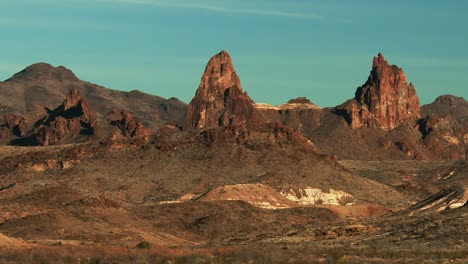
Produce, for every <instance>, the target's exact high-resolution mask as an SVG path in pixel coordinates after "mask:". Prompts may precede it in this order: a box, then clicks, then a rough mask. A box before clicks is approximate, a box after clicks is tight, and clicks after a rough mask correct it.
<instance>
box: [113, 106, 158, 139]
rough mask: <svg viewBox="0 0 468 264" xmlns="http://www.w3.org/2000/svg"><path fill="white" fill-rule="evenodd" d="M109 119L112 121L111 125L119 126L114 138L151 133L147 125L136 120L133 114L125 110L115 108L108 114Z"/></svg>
mask: <svg viewBox="0 0 468 264" xmlns="http://www.w3.org/2000/svg"><path fill="white" fill-rule="evenodd" d="M107 119H108V120H109V121H110V123H111V125H113V126H115V127H116V128H117V130H114V133H113V135H112V138H113V139H116V138H119V137H121V136H123V137H125V138H133V137H143V136H147V135H149V131H148V130H147V129H146V128H145V126H144V125H143V124H142V123H140V122H138V121H136V120H135V119H134V118H133V116H132V115H131V114H130V113H129V112H127V111H125V110H114V111H112V112H110V113H109V114H108V115H107Z"/></svg>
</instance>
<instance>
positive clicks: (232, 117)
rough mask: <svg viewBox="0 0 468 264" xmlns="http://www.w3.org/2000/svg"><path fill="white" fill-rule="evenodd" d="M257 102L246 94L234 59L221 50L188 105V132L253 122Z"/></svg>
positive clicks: (209, 65) (208, 65)
mask: <svg viewBox="0 0 468 264" xmlns="http://www.w3.org/2000/svg"><path fill="white" fill-rule="evenodd" d="M253 105H254V103H253V101H252V99H250V97H249V96H248V95H247V93H244V92H243V90H242V85H241V82H240V79H239V76H238V75H237V73H236V71H235V69H234V65H233V63H232V59H231V56H230V55H229V53H228V52H227V51H224V50H223V51H221V52H220V53H218V54H216V55H215V56H213V57H212V58H211V59H210V60H209V62H208V64H207V66H206V68H205V72H204V74H203V77H202V79H201V82H200V86H199V87H198V90H197V92H196V94H195V97H194V98H193V99H192V101H191V102H190V104H189V109H188V112H187V116H186V119H185V125H184V128H185V129H189V128H192V129H197V128H209V127H220V126H228V125H234V124H245V123H248V122H250V121H252V119H253V116H254V112H255V109H254V106H253Z"/></svg>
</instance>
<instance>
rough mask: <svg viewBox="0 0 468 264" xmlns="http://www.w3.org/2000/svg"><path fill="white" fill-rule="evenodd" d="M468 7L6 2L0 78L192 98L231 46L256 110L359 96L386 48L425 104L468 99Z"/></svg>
mask: <svg viewBox="0 0 468 264" xmlns="http://www.w3.org/2000/svg"><path fill="white" fill-rule="evenodd" d="M467 12H468V1H464V0H459V1H457V0H446V1H440V0H424V1H422V0H412V1H408V0H404V1H401V0H393V1H383V0H382V1H379V0H354V1H349V0H342V1H338V0H232V1H228V0H216V1H214V0H2V1H0V35H1V38H0V79H1V80H5V79H7V78H9V77H10V76H11V75H13V74H14V73H16V72H18V71H20V70H22V69H23V68H25V67H27V66H28V65H30V64H33V63H36V62H47V63H50V64H52V65H54V66H59V65H63V66H65V67H67V68H69V69H71V70H72V71H73V72H74V73H75V74H76V75H77V76H78V77H79V78H80V79H82V80H85V81H89V82H92V83H97V84H100V85H103V86H105V87H108V88H113V89H118V90H125V91H130V90H135V89H138V90H141V91H144V92H147V93H150V94H154V95H159V96H162V97H166V98H169V97H177V98H179V99H181V100H182V101H185V102H189V101H190V100H191V98H192V97H193V96H194V94H195V91H196V89H197V87H198V85H199V82H200V78H201V76H202V74H203V71H204V69H205V66H206V63H207V62H208V60H209V58H210V57H211V56H213V55H215V54H216V53H218V52H219V51H221V50H223V49H224V50H227V51H228V52H229V53H230V54H231V56H232V58H233V61H234V65H235V68H236V71H237V73H238V74H239V76H240V78H241V81H242V86H243V88H244V90H245V91H247V92H248V94H249V95H250V96H251V97H252V99H253V100H254V101H256V102H262V103H270V104H274V105H278V104H281V103H284V102H286V101H288V100H289V99H291V98H296V97H299V96H305V97H307V98H309V99H310V100H311V101H312V102H314V103H316V104H318V105H320V106H335V105H338V104H341V103H342V102H344V101H346V100H347V99H350V98H352V97H353V96H354V93H355V91H356V88H357V87H359V86H360V85H362V84H363V83H364V82H365V81H366V80H367V77H368V75H369V72H370V70H371V65H372V58H373V56H376V55H377V54H378V52H382V53H383V54H384V56H385V57H386V59H387V60H388V61H389V63H391V64H396V65H398V66H399V67H401V68H403V70H404V71H405V73H406V75H407V78H408V80H409V81H410V82H412V83H413V84H414V85H415V87H416V91H417V94H418V95H419V97H420V99H421V102H422V103H423V104H425V103H430V102H432V101H433V100H434V99H435V98H436V97H437V96H438V95H442V94H453V95H457V96H462V97H464V98H465V99H467V98H468V29H467V28H468V16H467V15H466V14H467Z"/></svg>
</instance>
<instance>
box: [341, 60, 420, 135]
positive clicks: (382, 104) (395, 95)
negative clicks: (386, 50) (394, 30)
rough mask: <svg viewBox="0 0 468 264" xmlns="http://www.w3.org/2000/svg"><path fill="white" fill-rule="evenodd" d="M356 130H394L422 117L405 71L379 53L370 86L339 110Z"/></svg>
mask: <svg viewBox="0 0 468 264" xmlns="http://www.w3.org/2000/svg"><path fill="white" fill-rule="evenodd" d="M337 112H338V113H340V114H343V115H344V116H345V117H346V119H347V120H348V122H349V124H350V125H351V127H353V128H360V127H363V126H365V127H371V128H382V129H394V128H396V127H398V126H400V125H401V124H405V123H411V122H414V121H415V120H417V119H418V118H420V117H421V114H420V106H419V98H418V97H417V95H416V91H415V89H414V86H413V84H411V83H408V82H407V80H406V75H405V73H404V72H403V70H402V69H400V68H398V66H396V65H389V64H388V62H387V61H386V60H385V58H384V56H383V55H382V54H381V53H379V55H378V56H377V57H374V61H373V65H372V71H371V73H370V76H369V78H368V80H367V82H366V83H365V84H364V85H363V86H361V87H359V88H358V89H357V91H356V95H355V98H354V99H352V100H349V101H348V102H346V103H345V104H343V105H341V106H339V107H337Z"/></svg>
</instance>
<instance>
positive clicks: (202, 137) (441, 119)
mask: <svg viewBox="0 0 468 264" xmlns="http://www.w3.org/2000/svg"><path fill="white" fill-rule="evenodd" d="M0 95H1V97H0V113H1V116H2V119H0V143H1V144H2V145H1V146H0V262H6V263H10V262H13V263H14V262H21V263H54V262H59V263H70V262H71V263H75V262H77V263H127V262H128V263H148V262H149V263H225V262H234V263H287V262H300V263H348V262H349V263H388V262H389V261H390V262H395V263H400V262H402V263H424V261H426V260H428V258H432V257H436V259H435V262H434V263H437V262H440V263H444V262H447V263H448V262H451V263H452V262H453V263H466V260H468V252H467V251H466V248H467V247H466V232H464V230H466V227H467V226H468V218H467V217H466V216H467V210H468V189H467V186H468V166H467V154H468V153H467V147H468V103H467V101H466V100H465V99H463V98H460V97H456V96H452V95H442V96H440V97H438V98H437V99H436V100H435V102H433V103H431V104H428V105H423V106H420V102H419V99H418V96H417V93H416V88H415V87H414V85H413V84H411V83H410V82H409V81H408V78H407V77H406V75H405V73H404V72H403V70H402V69H401V68H399V67H398V66H395V65H391V64H389V63H388V62H387V60H386V59H385V58H384V56H383V55H382V54H378V55H377V56H376V57H374V58H373V61H372V64H371V71H370V74H369V77H368V79H367V80H364V81H363V85H362V86H360V87H358V88H357V89H356V93H355V97H354V98H351V99H350V100H348V101H346V102H344V103H342V104H340V105H338V106H335V107H327V108H321V107H319V106H318V105H316V104H314V103H313V102H311V100H310V99H308V98H304V97H299V98H295V99H291V100H288V101H287V102H286V103H284V104H282V105H278V106H272V105H268V104H264V103H256V102H254V101H253V100H252V99H251V98H250V97H249V95H248V94H247V92H246V91H244V89H243V87H242V84H241V78H240V76H239V75H238V74H237V73H236V71H235V67H234V64H233V60H232V58H231V56H230V55H229V53H228V52H226V51H221V52H220V53H218V54H215V55H214V56H213V57H212V58H211V59H210V60H209V62H208V64H207V66H206V69H205V71H204V73H203V75H202V78H201V81H200V85H199V87H198V89H197V90H196V92H195V96H194V97H193V99H192V100H191V102H189V104H186V103H184V102H181V101H180V100H178V99H176V98H170V99H164V98H161V97H158V96H154V95H149V94H145V93H143V92H140V91H131V92H123V91H116V90H111V89H108V88H104V87H101V86H98V85H95V84H91V83H88V82H85V81H82V80H80V79H78V78H77V77H76V76H75V75H74V74H73V73H72V72H71V71H70V70H68V69H66V68H64V67H62V66H60V67H53V66H51V65H48V64H45V63H39V64H34V65H31V66H29V67H27V68H26V69H24V70H23V71H21V72H19V73H17V74H15V75H14V76H13V77H11V78H10V79H8V80H6V81H4V82H1V83H0Z"/></svg>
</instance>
